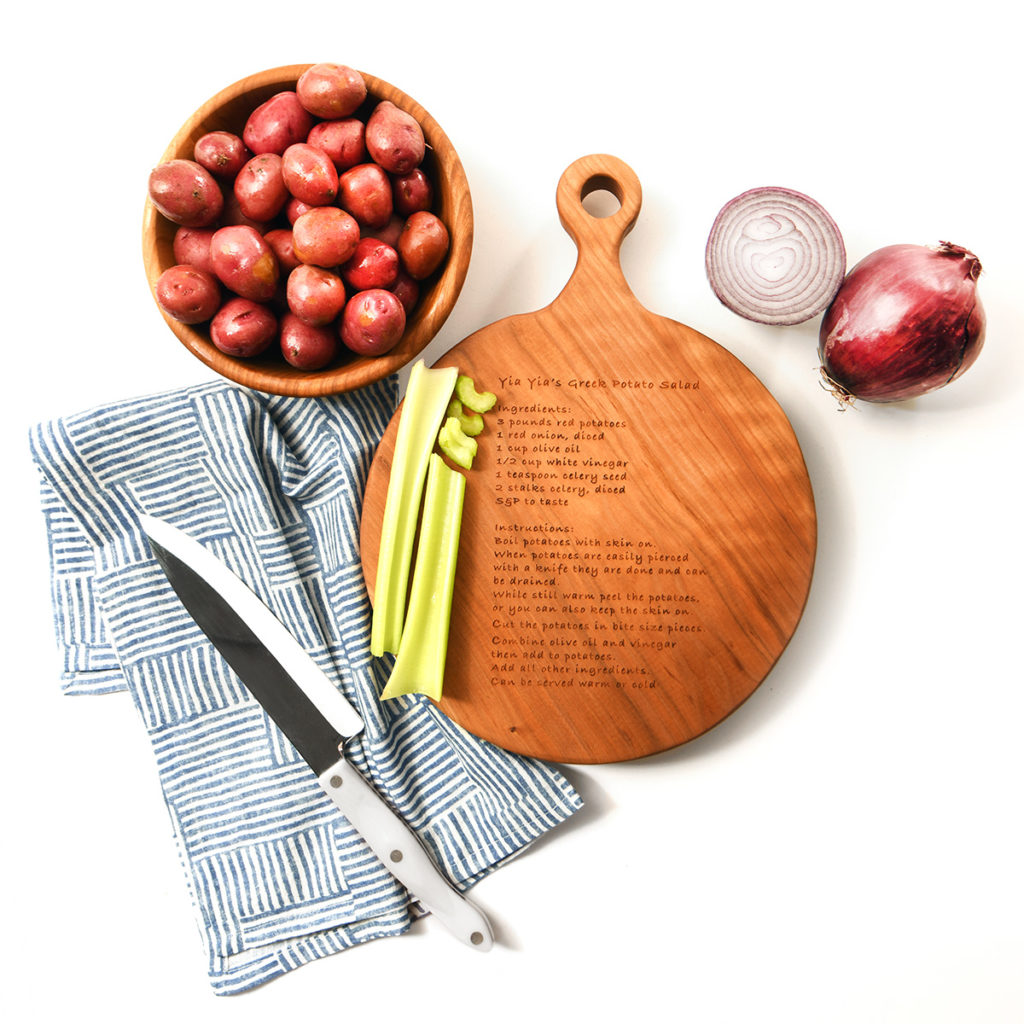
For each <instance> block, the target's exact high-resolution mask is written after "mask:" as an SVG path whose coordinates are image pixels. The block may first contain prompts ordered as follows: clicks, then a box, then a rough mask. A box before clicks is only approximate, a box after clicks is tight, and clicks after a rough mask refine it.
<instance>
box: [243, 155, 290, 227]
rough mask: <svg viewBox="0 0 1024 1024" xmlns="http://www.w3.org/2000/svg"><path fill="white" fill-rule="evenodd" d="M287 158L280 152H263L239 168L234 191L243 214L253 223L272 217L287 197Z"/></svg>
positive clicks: (282, 207)
mask: <svg viewBox="0 0 1024 1024" xmlns="http://www.w3.org/2000/svg"><path fill="white" fill-rule="evenodd" d="M283 166H284V159H283V158H282V157H280V156H278V154H277V153H260V154H258V155H257V156H254V157H253V158H252V159H251V160H248V161H246V164H245V166H244V167H243V168H242V169H241V170H240V171H239V172H238V177H237V178H235V183H234V188H233V191H234V195H235V199H236V200H237V202H238V209H239V210H240V211H241V213H242V216H243V217H245V218H246V219H247V220H248V221H250V222H254V223H263V224H265V223H267V222H268V221H272V220H273V219H274V218H275V217H276V216H277V215H278V214H279V213H280V212H281V211H282V210H283V209H284V204H285V203H286V202H287V201H288V188H287V186H286V185H285V180H284V172H283Z"/></svg>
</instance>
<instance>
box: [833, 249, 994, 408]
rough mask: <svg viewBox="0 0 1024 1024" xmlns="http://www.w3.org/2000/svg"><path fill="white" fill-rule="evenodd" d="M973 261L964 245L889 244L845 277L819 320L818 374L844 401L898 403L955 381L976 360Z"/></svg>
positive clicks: (981, 327)
mask: <svg viewBox="0 0 1024 1024" xmlns="http://www.w3.org/2000/svg"><path fill="white" fill-rule="evenodd" d="M980 274H981V263H980V261H979V260H978V257H977V256H975V255H974V254H973V253H971V252H968V251H967V250H966V249H964V248H963V247H962V246H959V245H952V244H950V243H949V242H940V243H939V245H938V246H937V247H934V248H933V247H930V246H924V245H889V246H886V247H885V248H883V249H878V250H877V251H876V252H873V253H871V254H870V255H869V256H866V257H865V258H864V259H862V260H861V261H860V263H858V264H857V265H856V266H855V267H854V268H853V270H851V271H850V273H849V274H848V275H847V276H846V280H845V281H843V284H842V286H841V287H840V289H839V291H838V293H837V294H836V296H835V298H834V299H833V300H832V303H831V305H830V306H829V307H828V309H827V310H826V311H825V315H824V317H823V318H822V322H821V330H820V331H819V335H818V355H819V356H820V358H821V370H822V375H823V376H824V377H825V379H826V381H827V383H828V384H829V385H830V386H831V388H832V390H833V391H834V392H835V393H836V395H837V396H838V397H840V398H841V399H842V400H844V401H849V400H851V399H852V398H861V399H863V400H864V401H866V402H899V401H902V400H904V399H908V398H916V397H917V396H919V395H924V394H927V392H929V391H935V390H936V389H937V388H941V387H943V386H944V385H946V384H949V383H950V382H951V381H954V380H956V378H957V377H959V376H960V375H961V374H962V373H963V372H964V371H965V370H967V368H968V367H969V366H971V364H972V363H973V362H974V360H975V359H976V358H977V356H978V353H979V352H980V351H981V346H982V343H983V341H984V338H985V311H984V309H983V308H982V305H981V300H980V299H979V298H978V294H977V281H978V277H979V275H980Z"/></svg>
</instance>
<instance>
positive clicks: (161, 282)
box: [156, 265, 220, 324]
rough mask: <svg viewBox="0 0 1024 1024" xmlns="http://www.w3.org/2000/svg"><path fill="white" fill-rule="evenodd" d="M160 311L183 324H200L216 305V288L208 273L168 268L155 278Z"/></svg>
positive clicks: (181, 268) (217, 289)
mask: <svg viewBox="0 0 1024 1024" xmlns="http://www.w3.org/2000/svg"><path fill="white" fill-rule="evenodd" d="M156 301H157V304H158V305H159V306H160V308H161V309H162V310H163V311H164V312H165V313H166V314H167V315H168V316H169V317H173V318H174V319H175V320H179V321H180V322H181V323H183V324H201V323H203V322H204V321H206V320H209V319H210V317H212V316H213V314H214V313H216V312H217V309H218V307H219V306H220V285H219V284H218V283H217V280H216V278H214V277H213V275H212V274H208V273H207V272H206V271H205V270H197V269H196V268H195V267H189V266H183V265H179V266H174V267H168V268H167V269H166V270H165V271H164V272H163V273H162V274H161V275H160V277H159V278H158V279H157V282H156Z"/></svg>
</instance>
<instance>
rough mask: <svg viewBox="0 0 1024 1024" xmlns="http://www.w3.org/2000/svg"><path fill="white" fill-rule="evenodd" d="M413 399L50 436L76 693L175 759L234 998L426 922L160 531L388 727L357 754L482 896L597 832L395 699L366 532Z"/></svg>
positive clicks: (44, 470)
mask: <svg viewBox="0 0 1024 1024" xmlns="http://www.w3.org/2000/svg"><path fill="white" fill-rule="evenodd" d="M397 390H398V385H397V378H394V377H391V378H388V379H386V380H384V381H382V382H380V383H378V384H374V385H371V386H369V387H366V388H363V389H361V390H359V391H356V392H353V393H350V394H347V395H339V396H330V397H326V398H302V399H294V398H285V397H278V396H271V395H264V394H260V393H257V392H253V391H249V390H247V389H244V388H240V387H237V386H235V385H233V384H230V383H227V382H221V381H217V382H212V383H208V384H202V385H197V386H194V387H190V388H184V389H180V390H176V391H172V392H165V393H162V394H156V395H152V396H148V397H143V398H137V399H132V400H128V401H123V402H117V403H113V404H110V405H107V406H105V407H103V408H98V409H94V410H91V411H88V412H85V413H82V414H79V415H74V416H68V417H63V418H60V419H57V420H53V421H50V422H46V423H43V424H40V425H39V426H37V427H36V428H35V429H34V430H33V431H32V432H31V438H30V441H31V448H32V453H33V457H34V459H35V461H36V463H37V465H38V467H39V470H40V479H41V496H42V509H43V515H44V519H45V524H46V532H47V537H48V540H49V551H50V574H51V584H52V596H53V605H54V623H55V628H56V633H57V640H58V645H59V648H60V650H61V652H62V655H63V672H62V685H63V687H64V689H65V691H66V692H67V693H69V694H101V693H111V692H127V693H128V694H129V695H130V696H131V699H132V700H133V702H134V704H135V707H136V709H137V711H138V714H139V716H140V718H141V720H142V725H143V727H144V728H145V729H146V732H147V734H148V736H149V739H150V741H151V743H152V749H153V753H154V755H155V760H156V770H157V772H158V775H159V780H160V785H161V788H162V791H163V794H164V797H165V799H166V804H167V808H168V811H169V812H170V817H171V822H172V825H173V831H174V836H175V839H176V842H177V844H178V846H179V850H180V853H181V859H182V862H183V864H184V867H185V875H186V879H187V883H188V887H189V892H190V896H191V899H192V902H193V905H194V907H195V911H196V914H197V918H198V921H199V924H200V930H201V933H202V935H203V937H204V942H205V946H206V952H207V955H208V972H209V978H210V983H211V985H212V987H213V989H214V991H215V992H217V993H218V994H230V993H235V992H240V991H243V990H246V989H250V988H253V987H254V986H256V985H259V984H261V983H263V982H266V981H269V980H270V979H272V978H275V977H277V976H279V975H281V974H283V973H285V972H287V971H289V970H292V969H294V968H296V967H298V966H300V965H302V964H304V963H307V962H309V961H311V960H314V959H318V958H320V957H324V956H327V955H329V954H331V953H335V952H339V951H341V950H344V949H347V948H349V947H351V946H353V945H355V944H357V943H361V942H364V941H367V940H369V939H373V938H378V937H382V936H392V935H398V934H401V933H402V932H404V931H406V930H407V929H408V927H409V925H410V923H411V922H412V921H413V920H414V919H415V918H416V917H417V916H419V915H420V914H421V913H422V910H421V908H419V907H418V906H417V905H416V904H415V901H414V898H413V897H410V895H409V894H408V892H406V891H405V890H404V889H403V888H402V887H401V886H400V885H399V884H398V883H397V882H396V881H395V879H394V878H393V876H392V875H391V874H390V873H389V872H388V871H387V870H386V869H385V868H384V867H383V865H382V864H381V863H380V862H379V861H378V860H377V859H376V858H375V857H374V855H373V854H372V853H371V852H370V850H369V848H368V847H367V846H366V845H365V843H364V842H363V840H362V839H361V837H360V836H359V835H358V834H357V833H355V832H354V831H353V829H352V828H351V826H350V825H349V824H348V822H347V821H346V820H345V818H344V817H343V816H342V815H340V814H339V813H338V812H337V811H336V810H335V809H334V807H333V805H332V804H331V803H330V801H329V800H327V798H326V797H325V796H324V795H323V794H322V791H321V790H320V787H319V785H318V784H317V781H316V779H315V777H314V775H313V773H312V771H311V770H310V769H309V768H308V767H307V765H306V764H305V762H303V761H302V760H301V759H300V758H299V756H298V754H297V753H296V752H295V750H294V749H293V748H292V747H291V745H290V744H289V743H288V742H287V741H286V740H285V739H284V737H283V736H282V734H281V733H280V732H279V731H278V729H277V727H276V726H275V725H274V724H273V723H272V722H271V721H270V720H269V719H268V718H267V716H266V714H265V713H264V712H263V710H262V708H261V707H260V705H259V704H258V703H256V702H255V701H254V700H253V699H252V698H251V697H250V696H249V694H248V692H247V691H246V690H245V688H244V687H243V686H242V685H241V684H240V683H239V682H238V680H237V679H236V678H235V677H234V676H233V674H232V673H231V672H230V670H229V669H228V668H227V666H226V664H225V663H224V662H223V661H222V660H221V658H220V656H219V655H218V654H217V653H216V651H215V650H214V649H213V647H212V645H210V644H209V642H208V641H207V640H206V638H205V637H204V636H202V634H200V633H199V631H198V629H197V628H196V627H195V625H194V623H192V621H191V619H190V618H189V617H188V615H187V613H186V612H185V611H184V609H183V608H182V606H181V605H180V604H179V603H178V601H177V599H176V598H175V596H174V594H173V592H172V591H171V590H170V587H169V584H168V582H167V580H166V577H164V575H163V573H162V572H161V571H160V569H159V567H158V565H157V563H156V562H155V561H154V560H153V558H152V556H151V554H150V552H149V548H148V545H147V543H146V541H145V539H144V537H143V535H142V533H141V530H140V528H139V526H138V521H137V516H138V513H139V512H140V511H142V512H148V513H150V514H152V515H155V516H158V517H160V518H162V519H166V520H168V521H170V522H172V523H174V524H175V525H176V526H178V527H181V528H182V529H184V530H185V531H186V532H188V533H189V534H191V535H192V536H193V537H195V538H196V539H198V540H199V541H201V542H202V543H203V544H205V545H207V546H208V547H209V548H210V549H211V550H212V551H213V552H214V553H215V554H216V555H217V556H218V557H220V558H221V559H222V560H223V561H225V562H226V563H227V564H228V565H230V566H231V568H233V569H234V570H235V571H236V572H237V573H238V574H239V575H241V576H242V577H243V578H244V579H245V580H246V581H247V582H248V583H249V585H250V586H251V587H253V589H255V590H256V591H257V593H259V594H260V595H261V596H263V598H264V599H265V600H266V601H267V602H268V603H269V604H270V605H271V607H272V608H273V609H274V610H275V611H276V613H277V614H278V616H279V617H280V618H281V619H282V620H283V621H284V622H285V623H286V624H287V625H288V626H289V628H290V629H291V630H292V632H293V633H294V634H295V635H296V636H297V637H298V638H299V639H300V641H301V642H302V644H303V645H304V646H305V648H306V649H307V650H308V651H309V652H310V654H311V655H312V656H313V657H314V658H315V660H316V661H317V662H318V663H319V664H320V665H321V667H323V668H324V670H325V671H326V672H327V673H328V674H329V675H330V676H331V677H332V678H333V679H334V680H335V681H336V683H337V685H338V686H339V687H340V688H341V689H342V691H343V692H344V693H345V695H346V696H347V697H348V699H349V700H350V701H351V702H352V703H353V704H354V705H355V706H356V708H357V709H358V710H359V712H360V714H361V715H362V717H363V719H364V720H365V722H366V728H365V731H364V732H363V734H361V735H360V736H359V737H357V738H356V739H355V740H353V741H352V742H351V743H350V744H349V745H348V746H347V749H348V751H349V753H350V755H351V758H352V760H353V762H354V763H355V765H356V767H357V768H358V769H359V770H360V771H362V772H363V773H364V775H365V776H366V777H367V778H369V779H370V780H371V781H372V783H373V784H374V785H375V786H376V788H377V789H378V791H380V792H381V793H383V794H384V795H385V796H386V797H387V799H388V800H389V801H390V802H391V803H392V805H393V806H394V807H395V809H396V810H397V811H398V812H399V814H400V815H401V816H402V817H403V818H404V819H405V820H406V822H407V823H408V824H409V825H410V826H411V827H412V828H413V829H414V830H415V831H416V833H417V834H418V835H419V837H420V838H421V839H422V841H423V842H424V844H425V845H426V847H427V848H428V849H429V850H430V851H431V852H432V853H433V855H434V857H435V859H436V860H437V862H438V863H439V864H440V866H441V867H442V869H443V870H444V871H445V872H446V873H447V874H448V876H449V877H450V878H451V880H452V882H453V883H454V884H455V885H456V886H457V887H458V888H460V889H466V888H468V887H469V886H471V885H472V884H473V883H474V882H476V881H477V880H479V879H480V878H482V877H483V876H485V875H486V874H488V873H489V872H491V871H492V870H494V869H495V868H496V867H498V866H499V865H501V864H502V863H503V862H505V861H507V860H508V859H509V858H511V857H513V856H514V855H516V854H517V853H519V852H521V851H522V850H523V849H524V848H526V847H527V846H528V845H529V844H530V843H531V842H532V841H533V840H535V839H536V838H538V837H539V836H541V835H542V834H544V833H545V832H547V831H548V830H549V829H551V828H553V827H554V826H556V825H557V824H559V823H560V822H562V821H564V820H565V819H566V818H567V817H569V816H570V815H571V814H573V813H574V812H575V811H576V810H578V809H579V807H580V806H581V800H580V798H579V796H578V794H577V793H576V792H575V791H574V789H573V788H572V786H571V785H570V784H569V783H568V781H567V780H566V779H565V777H564V776H563V775H562V774H561V773H560V772H558V771H557V770H556V769H555V768H554V767H552V766H550V765H547V764H544V763H543V762H538V761H535V760H533V759H529V758H523V757H520V756H518V755H513V754H510V753H508V752H507V751H503V750H500V749H498V748H496V747H494V746H491V745H490V744H487V743H485V742H484V741H481V740H479V739H477V738H475V737H473V736H470V735H469V734H467V733H466V732H465V731H464V730H462V729H460V728H459V727H458V726H456V725H455V724H453V723H452V722H451V721H449V720H448V719H447V718H446V717H445V716H444V715H442V714H441V713H440V712H439V711H438V709H437V708H436V707H435V705H433V704H432V703H431V702H430V701H428V700H426V699H424V698H421V697H407V698H400V699H398V700H395V701H387V702H381V701H380V700H379V699H378V694H379V693H380V691H381V689H382V688H383V686H384V684H385V683H386V681H387V675H388V671H389V669H390V665H391V660H390V659H376V658H373V657H372V656H371V654H370V650H369V647H370V644H369V636H370V604H369V600H368V597H367V594H366V590H365V587H364V585H363V579H362V571H361V565H360V559H359V515H360V510H361V506H362V494H363V489H364V486H365V482H366V477H367V473H368V471H369V468H370V463H371V460H372V458H373V454H374V451H375V449H376V446H377V443H378V442H379V440H380V437H381V434H382V433H383V430H384V428H385V427H386V425H387V423H388V420H389V419H390V417H391V415H392V414H393V412H394V409H395V405H396V402H397Z"/></svg>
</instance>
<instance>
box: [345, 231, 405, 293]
mask: <svg viewBox="0 0 1024 1024" xmlns="http://www.w3.org/2000/svg"><path fill="white" fill-rule="evenodd" d="M341 276H342V278H343V279H344V281H345V284H347V285H348V286H349V287H350V288H351V289H352V290H353V291H357V292H360V291H365V290H366V289H367V288H390V286H391V285H392V284H393V283H394V281H395V278H396V277H398V253H397V252H395V250H394V249H392V248H391V246H390V245H387V244H385V243H384V242H381V241H380V240H379V239H376V238H361V239H359V244H358V245H357V246H356V249H355V252H354V253H352V255H351V256H350V257H349V258H348V259H347V260H346V261H345V262H344V263H343V264H342V265H341Z"/></svg>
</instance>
